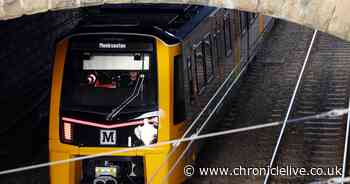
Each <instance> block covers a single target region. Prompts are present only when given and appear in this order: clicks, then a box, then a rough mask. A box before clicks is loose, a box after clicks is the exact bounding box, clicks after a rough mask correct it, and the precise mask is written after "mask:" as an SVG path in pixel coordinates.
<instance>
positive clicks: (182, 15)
mask: <svg viewBox="0 0 350 184" xmlns="http://www.w3.org/2000/svg"><path fill="white" fill-rule="evenodd" d="M215 9H216V8H214V7H208V6H200V5H178V4H114V5H111V4H107V5H102V6H98V7H89V8H86V9H84V10H83V12H84V13H83V14H84V15H85V16H84V18H83V20H82V22H81V24H80V26H78V27H79V28H78V29H77V30H76V31H75V33H97V32H124V33H125V32H129V33H136V34H149V35H153V36H156V37H158V38H160V39H162V40H163V41H164V42H166V43H167V44H175V43H178V42H180V41H181V40H183V39H184V38H185V37H186V36H187V35H188V34H189V33H191V31H192V30H193V29H194V28H195V27H196V26H197V25H198V24H199V23H200V22H201V21H202V20H203V19H204V18H205V17H207V16H209V15H210V14H211V13H212V12H213V11H214V10H215Z"/></svg>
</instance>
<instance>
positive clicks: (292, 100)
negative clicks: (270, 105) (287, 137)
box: [264, 30, 318, 184]
mask: <svg viewBox="0 0 350 184" xmlns="http://www.w3.org/2000/svg"><path fill="white" fill-rule="evenodd" d="M317 32H318V31H317V30H315V31H314V34H313V36H312V40H311V43H310V46H309V49H308V51H307V54H306V57H305V60H304V64H303V67H302V69H301V71H300V75H299V78H298V81H297V84H296V86H295V88H294V92H293V95H292V98H291V100H290V103H289V107H288V110H287V114H286V116H285V118H284V121H283V125H282V129H281V131H280V134H279V137H278V140H277V143H276V146H275V149H274V151H273V154H272V158H271V161H270V164H269V166H270V168H272V167H273V165H274V163H275V160H276V156H277V152H278V150H279V147H280V144H281V141H282V138H283V135H284V132H285V129H286V127H287V123H286V122H287V120H288V119H289V115H290V112H291V111H292V107H293V105H294V100H295V97H296V95H297V92H298V90H299V86H300V83H301V79H302V77H303V73H304V71H305V68H306V64H307V62H308V60H309V57H310V53H311V50H312V47H313V45H314V42H315V39H316V35H317ZM269 177H270V173H267V174H266V176H265V180H264V184H267V183H268V181H269Z"/></svg>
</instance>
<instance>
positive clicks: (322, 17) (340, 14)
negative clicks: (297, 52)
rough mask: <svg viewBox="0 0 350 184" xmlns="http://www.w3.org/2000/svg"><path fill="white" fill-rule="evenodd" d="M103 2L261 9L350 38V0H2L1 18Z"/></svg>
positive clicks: (247, 9) (340, 36)
mask: <svg viewBox="0 0 350 184" xmlns="http://www.w3.org/2000/svg"><path fill="white" fill-rule="evenodd" d="M104 3H192V4H202V5H210V6H218V7H226V8H231V9H240V10H245V11H251V12H259V13H262V14H265V15H269V16H273V17H277V18H281V19H284V20H288V21H291V22H295V23H298V24H302V25H306V26H308V27H311V28H315V29H318V30H320V31H323V32H327V33H330V34H332V35H335V36H337V37H339V38H342V39H345V40H350V19H349V18H348V16H347V13H348V12H347V11H348V9H349V8H350V1H349V0H323V1H320V0H0V20H1V19H3V20H7V19H13V18H17V17H20V16H22V15H31V14H36V13H40V12H45V11H48V10H61V9H71V8H78V7H83V6H92V5H100V4H104Z"/></svg>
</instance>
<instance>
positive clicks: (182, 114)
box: [173, 55, 186, 124]
mask: <svg viewBox="0 0 350 184" xmlns="http://www.w3.org/2000/svg"><path fill="white" fill-rule="evenodd" d="M183 74H184V73H183V63H182V56H181V55H178V56H175V58H174V106H173V111H174V113H173V121H174V124H178V123H181V122H183V121H184V120H185V119H186V110H185V108H186V107H185V93H184V92H185V89H184V87H185V86H184V76H183Z"/></svg>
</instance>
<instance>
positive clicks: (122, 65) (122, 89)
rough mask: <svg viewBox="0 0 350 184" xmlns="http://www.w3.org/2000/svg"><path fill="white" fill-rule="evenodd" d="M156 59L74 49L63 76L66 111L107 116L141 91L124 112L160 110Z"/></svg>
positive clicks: (141, 55)
mask: <svg viewBox="0 0 350 184" xmlns="http://www.w3.org/2000/svg"><path fill="white" fill-rule="evenodd" d="M152 58H153V57H152V55H151V54H150V53H97V52H96V53H95V52H84V51H76V50H71V51H70V53H69V57H68V60H67V63H66V65H65V71H64V77H63V87H62V105H63V108H64V109H82V110H84V111H87V110H89V111H98V112H102V113H107V112H110V110H111V109H114V108H115V106H116V105H117V104H121V103H123V102H124V101H125V99H127V98H128V97H130V96H132V95H133V94H136V93H133V91H137V92H138V93H137V98H134V100H133V101H132V102H130V103H129V105H128V108H125V109H124V110H123V111H124V112H128V111H129V110H130V111H135V110H136V109H139V108H145V107H147V108H153V107H156V106H157V104H158V103H157V97H156V94H157V90H156V89H157V79H156V68H155V67H156V66H155V64H154V63H155V62H151V60H152ZM116 94H117V95H116Z"/></svg>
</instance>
